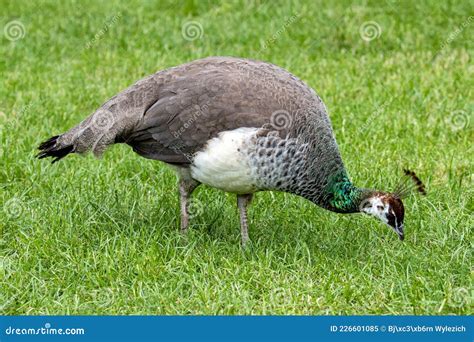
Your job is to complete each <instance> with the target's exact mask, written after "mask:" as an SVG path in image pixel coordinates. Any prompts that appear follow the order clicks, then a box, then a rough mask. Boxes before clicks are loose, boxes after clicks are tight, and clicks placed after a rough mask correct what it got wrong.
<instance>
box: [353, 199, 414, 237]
mask: <svg viewBox="0 0 474 342" xmlns="http://www.w3.org/2000/svg"><path fill="white" fill-rule="evenodd" d="M360 211H361V212H362V213H365V214H368V215H371V216H374V217H376V218H378V219H379V220H380V221H382V222H383V223H385V224H386V225H388V226H389V227H390V228H392V229H393V230H394V231H395V233H397V234H398V237H399V238H400V240H403V239H404V238H405V235H404V232H403V219H404V217H405V208H404V207H403V202H402V200H401V198H399V197H398V196H397V195H396V194H393V193H389V192H375V193H373V194H371V195H370V196H369V197H367V198H366V199H364V200H363V201H362V202H361V205H360Z"/></svg>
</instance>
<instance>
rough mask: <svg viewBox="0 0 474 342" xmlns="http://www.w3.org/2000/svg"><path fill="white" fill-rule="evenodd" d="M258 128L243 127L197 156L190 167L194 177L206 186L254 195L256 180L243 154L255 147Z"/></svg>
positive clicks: (211, 143)
mask: <svg viewBox="0 0 474 342" xmlns="http://www.w3.org/2000/svg"><path fill="white" fill-rule="evenodd" d="M256 132H257V128H248V127H241V128H238V129H235V130H232V131H225V132H221V133H219V135H218V136H217V137H216V138H213V139H211V140H209V141H208V143H207V145H206V146H205V148H204V149H203V150H202V151H200V152H198V153H196V155H195V157H194V160H193V163H192V164H191V176H192V177H193V178H194V179H196V180H198V181H200V182H201V183H203V184H207V185H210V186H212V187H215V188H218V189H221V190H224V191H228V192H234V193H238V194H247V193H252V192H255V191H256V190H257V189H256V186H255V179H253V177H252V175H251V170H250V167H249V162H248V156H247V155H245V154H244V153H243V152H242V149H243V150H246V149H245V148H243V147H245V146H246V144H249V143H252V142H253V139H252V137H254V136H255V133H256Z"/></svg>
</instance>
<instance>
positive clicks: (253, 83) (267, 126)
mask: <svg viewBox="0 0 474 342" xmlns="http://www.w3.org/2000/svg"><path fill="white" fill-rule="evenodd" d="M116 143H126V144H128V145H130V146H131V147H132V148H133V150H134V151H135V152H136V153H138V154H139V155H141V156H143V157H145V158H149V159H155V160H161V161H163V162H165V163H167V164H170V165H172V166H174V167H175V169H176V170H177V172H178V175H179V195H180V201H181V230H182V231H183V232H185V231H186V230H187V228H188V225H189V213H188V211H189V201H190V196H191V193H192V192H193V190H194V189H196V187H197V186H198V185H200V184H201V183H202V184H207V185H210V186H212V187H215V188H218V189H221V190H224V191H228V192H232V193H235V194H237V203H238V208H239V212H240V225H241V238H242V244H244V245H245V243H246V242H247V241H248V223H247V206H248V204H249V203H250V201H251V199H252V194H253V193H254V192H257V191H264V190H276V191H285V192H289V193H292V194H296V195H299V196H302V197H304V198H306V199H308V200H310V201H311V202H313V203H315V204H317V205H318V206H320V207H322V208H325V209H327V210H330V211H333V212H336V213H358V212H362V213H366V214H369V215H372V216H374V217H376V218H378V219H379V220H381V221H382V222H384V223H385V224H387V225H388V226H390V227H391V228H392V229H393V230H394V231H395V232H396V233H397V234H398V236H399V237H400V239H401V240H403V238H404V232H403V219H404V207H403V203H402V198H403V197H404V196H406V195H407V194H408V193H409V192H411V191H412V189H413V188H415V187H416V188H418V190H419V191H420V192H422V193H423V192H424V186H423V184H422V183H421V181H420V180H419V179H418V177H417V176H416V175H415V174H414V173H413V172H411V171H408V170H406V171H405V173H406V175H407V177H406V178H407V179H413V180H414V181H415V187H413V186H411V185H410V184H409V182H408V181H406V182H405V183H402V184H401V185H400V186H399V187H398V189H397V190H396V191H394V192H382V191H376V190H371V189H362V188H358V187H356V186H355V185H354V184H352V182H351V181H350V179H349V176H348V174H347V172H346V169H345V167H344V163H343V162H342V158H341V155H340V153H339V150H338V146H337V144H336V141H335V139H334V134H333V130H332V127H331V122H330V120H329V117H328V115H327V112H326V108H325V106H324V104H323V102H322V101H321V99H320V98H319V97H318V95H317V94H316V93H315V92H314V90H312V89H311V88H309V87H308V86H307V85H306V84H305V83H303V82H302V81H301V80H299V79H298V78H296V77H295V76H293V75H292V74H291V73H289V72H287V71H286V70H284V69H282V68H280V67H277V66H275V65H272V64H269V63H265V62H260V61H254V60H248V59H241V58H230V57H210V58H205V59H200V60H196V61H193V62H190V63H187V64H183V65H180V66H177V67H174V68H170V69H167V70H163V71H160V72H157V73H155V74H154V75H151V76H148V77H146V78H144V79H142V80H140V81H138V82H137V83H135V84H134V85H132V86H131V87H129V88H127V89H125V90H124V91H122V92H121V93H119V94H117V95H116V96H114V97H112V98H111V99H110V100H108V101H107V102H106V103H104V104H103V105H102V106H101V107H100V108H99V109H98V110H97V111H95V112H94V113H93V114H92V115H90V116H89V117H88V118H86V119H85V120H84V121H82V122H81V123H80V124H79V125H77V126H75V127H73V128H71V129H70V130H69V131H67V132H65V133H63V134H61V135H57V136H54V137H52V138H50V139H49V140H47V141H45V142H43V143H42V144H41V145H40V146H39V149H40V153H39V154H38V157H39V158H45V157H53V158H54V159H53V163H54V162H56V161H58V160H60V159H61V158H63V157H65V156H66V155H68V154H70V153H85V152H88V151H92V152H93V153H94V154H95V155H100V154H101V153H102V152H103V151H104V150H105V149H106V148H107V147H108V146H109V145H112V144H116Z"/></svg>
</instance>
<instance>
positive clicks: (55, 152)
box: [36, 135, 74, 164]
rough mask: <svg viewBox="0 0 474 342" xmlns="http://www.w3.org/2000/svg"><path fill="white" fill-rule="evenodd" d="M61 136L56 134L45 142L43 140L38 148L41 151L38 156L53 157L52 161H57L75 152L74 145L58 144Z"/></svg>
mask: <svg viewBox="0 0 474 342" xmlns="http://www.w3.org/2000/svg"><path fill="white" fill-rule="evenodd" d="M59 137H60V136H59V135H56V136H54V137H52V138H50V139H48V140H46V141H44V142H42V143H41V144H40V145H39V147H38V149H39V150H40V152H39V153H38V154H37V155H36V157H37V158H39V159H43V158H46V157H53V158H54V159H53V161H52V163H53V164H54V163H56V162H57V161H58V160H60V159H62V158H64V157H65V156H67V155H68V154H69V153H72V152H74V146H73V145H66V146H61V145H59V144H58V138H59Z"/></svg>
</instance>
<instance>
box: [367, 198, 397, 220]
mask: <svg viewBox="0 0 474 342" xmlns="http://www.w3.org/2000/svg"><path fill="white" fill-rule="evenodd" d="M368 202H369V204H370V205H368V206H366V207H364V208H362V211H363V212H364V213H366V214H369V215H372V216H375V217H377V218H378V219H379V220H380V221H382V222H383V223H385V224H388V219H387V215H388V212H389V210H390V211H391V212H392V213H393V210H392V209H391V208H390V205H389V204H384V203H383V202H382V200H381V199H380V198H379V197H372V198H369V200H368Z"/></svg>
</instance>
